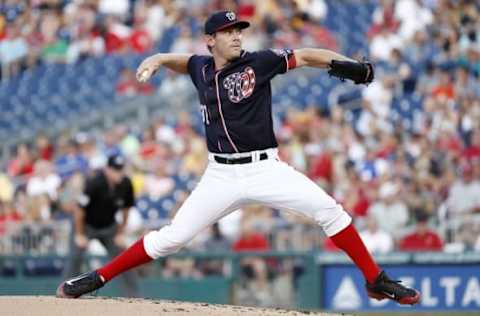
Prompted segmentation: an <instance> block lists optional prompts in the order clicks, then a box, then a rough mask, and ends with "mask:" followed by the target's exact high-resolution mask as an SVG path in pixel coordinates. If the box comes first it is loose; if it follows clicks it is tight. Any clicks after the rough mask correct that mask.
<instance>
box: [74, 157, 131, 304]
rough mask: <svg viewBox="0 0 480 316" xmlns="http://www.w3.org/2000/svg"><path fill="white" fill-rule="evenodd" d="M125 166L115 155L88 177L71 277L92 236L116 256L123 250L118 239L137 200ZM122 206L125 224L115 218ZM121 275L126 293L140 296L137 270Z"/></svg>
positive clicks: (77, 270)
mask: <svg viewBox="0 0 480 316" xmlns="http://www.w3.org/2000/svg"><path fill="white" fill-rule="evenodd" d="M124 166H125V159H124V158H123V157H122V156H119V155H116V156H111V157H109V158H108V163H107V166H106V167H105V168H104V169H102V170H100V171H98V172H97V173H96V174H95V175H94V176H92V177H91V178H88V179H87V181H86V184H85V188H84V194H83V195H82V196H81V198H80V199H79V201H78V208H77V210H76V211H75V216H74V217H75V238H74V242H73V247H72V256H71V260H70V263H69V265H68V267H67V269H66V274H67V277H71V276H74V275H77V274H79V273H80V271H81V265H82V262H83V257H84V253H85V250H86V246H87V244H88V241H89V240H91V239H97V240H99V241H100V242H101V243H102V244H103V246H104V247H105V248H106V250H107V252H108V255H109V256H110V257H112V258H113V257H115V256H117V255H118V254H119V253H120V252H121V251H122V249H121V248H120V246H119V245H118V244H117V242H116V241H115V239H116V237H117V235H119V234H121V233H122V230H123V227H124V224H125V223H126V218H128V211H129V209H130V208H131V207H132V206H133V205H134V204H135V198H134V194H133V186H132V182H131V181H130V179H129V178H128V177H127V176H125V174H124V172H123V169H124ZM119 210H122V211H123V216H124V223H123V225H118V224H117V222H116V220H115V214H116V213H117V211H119ZM121 279H122V280H121V281H122V282H121V290H122V294H123V295H124V296H127V297H137V296H138V286H137V280H136V276H135V274H134V273H133V272H127V273H124V274H123V275H122V277H121Z"/></svg>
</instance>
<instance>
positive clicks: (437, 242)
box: [399, 211, 443, 251]
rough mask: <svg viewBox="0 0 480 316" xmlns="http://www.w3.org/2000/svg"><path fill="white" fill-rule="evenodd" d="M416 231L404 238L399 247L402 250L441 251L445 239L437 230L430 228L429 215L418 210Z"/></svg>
mask: <svg viewBox="0 0 480 316" xmlns="http://www.w3.org/2000/svg"><path fill="white" fill-rule="evenodd" d="M415 214H417V218H416V220H417V223H416V225H415V231H414V232H412V233H410V234H408V235H406V236H405V237H403V238H402V240H401V241H400V244H399V249H400V250H402V251H441V250H442V249H443V241H442V239H441V238H440V236H439V235H438V233H437V232H435V231H433V230H431V229H429V228H428V219H429V215H428V214H427V213H426V212H422V211H416V212H415Z"/></svg>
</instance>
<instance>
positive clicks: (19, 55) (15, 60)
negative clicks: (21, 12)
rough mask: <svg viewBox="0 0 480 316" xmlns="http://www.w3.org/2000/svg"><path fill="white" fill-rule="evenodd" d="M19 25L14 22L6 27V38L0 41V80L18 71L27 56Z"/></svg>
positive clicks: (25, 44) (25, 43) (26, 48)
mask: <svg viewBox="0 0 480 316" xmlns="http://www.w3.org/2000/svg"><path fill="white" fill-rule="evenodd" d="M20 28H21V25H20V24H19V22H14V23H12V24H10V25H7V32H6V38H5V39H3V40H2V41H0V64H1V66H2V78H9V77H12V76H14V75H16V74H17V73H18V72H19V71H20V67H21V65H22V63H23V62H24V61H25V58H26V57H27V54H28V45H27V42H26V41H25V38H23V37H22V34H21V29H20Z"/></svg>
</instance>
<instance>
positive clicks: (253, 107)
mask: <svg viewBox="0 0 480 316" xmlns="http://www.w3.org/2000/svg"><path fill="white" fill-rule="evenodd" d="M294 67H295V57H294V55H293V52H292V51H291V50H287V49H285V50H263V51H258V52H246V51H242V53H241V56H240V57H239V58H237V59H236V60H234V61H232V62H231V63H229V64H228V65H226V66H225V67H224V68H222V69H220V70H218V71H215V65H214V61H213V57H212V56H198V55H193V56H192V57H191V58H190V59H189V61H188V72H189V73H190V76H191V78H192V81H193V83H194V85H195V87H196V88H197V91H198V97H199V99H200V103H201V111H202V116H203V121H204V124H205V130H206V137H207V146H208V150H209V151H210V152H213V153H236V152H248V151H253V150H262V149H266V148H272V147H277V146H278V144H277V141H276V139H275V135H274V133H273V122H272V90H271V86H270V80H271V79H272V78H273V77H274V76H276V75H277V74H283V73H285V72H287V71H288V70H289V69H292V68H294Z"/></svg>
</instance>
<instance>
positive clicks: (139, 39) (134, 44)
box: [128, 19, 153, 54]
mask: <svg viewBox="0 0 480 316" xmlns="http://www.w3.org/2000/svg"><path fill="white" fill-rule="evenodd" d="M128 41H129V45H130V49H131V50H132V51H133V52H134V53H138V54H143V53H145V52H147V51H148V50H150V49H152V47H153V40H152V38H151V36H150V33H148V31H147V30H146V28H145V25H144V21H142V20H140V19H135V20H134V24H133V29H132V32H131V34H130V37H129V39H128Z"/></svg>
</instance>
